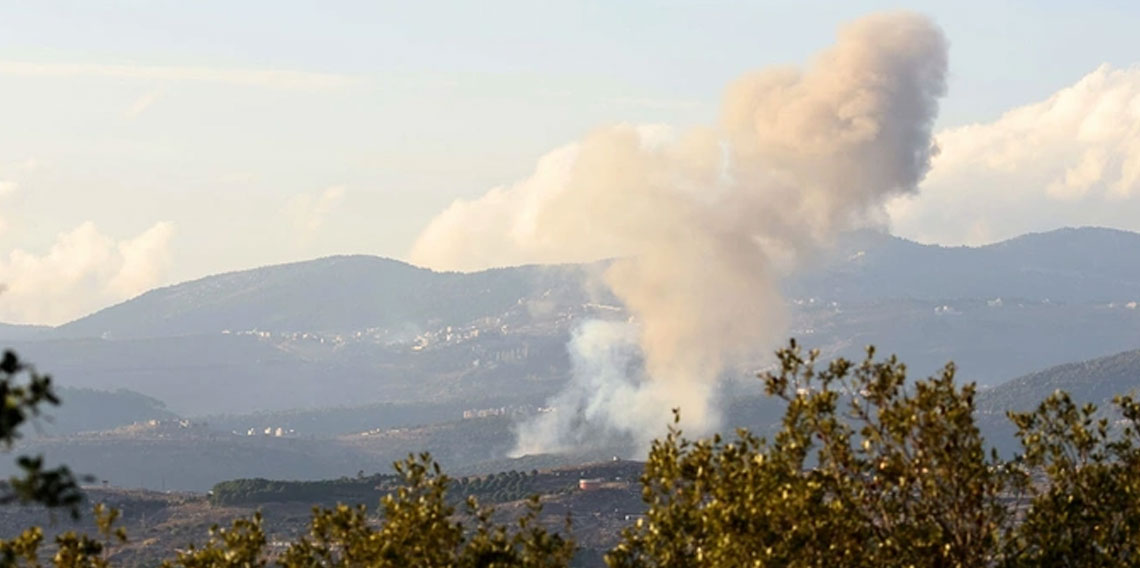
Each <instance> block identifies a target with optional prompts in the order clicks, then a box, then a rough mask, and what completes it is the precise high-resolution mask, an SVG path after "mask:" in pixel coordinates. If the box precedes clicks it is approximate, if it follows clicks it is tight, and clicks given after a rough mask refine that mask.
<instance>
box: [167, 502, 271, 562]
mask: <svg viewBox="0 0 1140 568" xmlns="http://www.w3.org/2000/svg"><path fill="white" fill-rule="evenodd" d="M267 562H268V561H267V559H266V556H265V532H264V531H262V529H261V514H260V513H257V514H255V515H254V516H253V517H252V518H250V519H237V520H235V521H234V522H233V526H232V527H230V528H228V529H225V528H221V527H218V526H217V525H215V526H213V527H211V528H210V539H209V540H208V541H207V542H206V545H205V546H202V547H201V548H198V547H194V546H191V547H190V550H187V551H184V552H179V553H178V555H177V557H176V558H175V559H174V560H168V561H166V562H163V563H162V566H163V568H175V567H178V568H253V567H257V566H266V565H267Z"/></svg>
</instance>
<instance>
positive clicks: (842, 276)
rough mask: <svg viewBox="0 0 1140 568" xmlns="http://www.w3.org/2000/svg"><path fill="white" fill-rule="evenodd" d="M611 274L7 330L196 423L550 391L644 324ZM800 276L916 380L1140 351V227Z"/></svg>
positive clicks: (300, 295)
mask: <svg viewBox="0 0 1140 568" xmlns="http://www.w3.org/2000/svg"><path fill="white" fill-rule="evenodd" d="M604 267H605V263H598V264H594V265H581V266H574V265H568V266H547V267H539V266H524V267H513V268H500V269H494V270H487V271H482V272H475V273H448V272H434V271H431V270H426V269H422V268H417V267H414V266H411V265H409V264H406V263H403V262H398V261H394V260H389V259H383V258H378V257H370V256H338V257H330V258H323V259H318V260H312V261H307V262H298V263H292V264H284V265H278V266H269V267H263V268H256V269H252V270H245V271H241V272H233V273H228V274H221V275H217V276H210V277H206V278H202V279H199V280H195V281H192V282H186V283H182V284H177V285H174V286H168V287H165V288H160V289H156V290H152V291H150V292H147V293H145V294H143V295H141V296H139V297H137V298H134V299H132V300H129V301H126V302H123V303H121V304H118V305H116V306H112V307H109V308H106V309H104V310H101V311H99V312H97V313H94V314H91V315H89V316H87V317H84V318H81V319H79V320H76V321H74V322H71V323H69V324H66V325H63V326H60V327H58V328H28V329H24V328H13V327H11V326H8V327H0V333H2V332H3V331H4V330H5V329H8V330H16V331H13V333H16V335H13V336H12V337H4V336H3V335H0V340H3V341H4V342H5V343H6V344H8V345H10V346H12V347H15V348H16V349H17V350H18V351H19V352H20V353H21V354H22V355H24V356H25V357H26V358H27V359H28V360H30V361H33V362H36V363H37V364H39V365H40V366H41V368H43V369H44V370H45V371H50V372H52V373H53V374H55V375H56V376H57V378H58V380H59V382H60V384H63V385H68V386H73V387H83V388H94V389H102V390H115V389H119V388H126V389H130V390H133V391H136V392H139V393H143V394H145V395H146V396H150V397H154V398H157V399H159V400H162V401H163V402H165V403H166V404H167V405H168V407H169V409H170V411H171V412H175V413H178V414H180V415H183V416H201V415H217V414H246V413H250V412H268V411H284V410H288V409H319V408H328V407H337V406H352V407H359V406H364V405H369V404H380V403H394V404H396V403H398V404H402V405H407V404H421V403H430V404H433V405H437V406H436V408H448V409H455V408H472V409H479V408H488V407H498V406H503V405H515V404H522V405H526V404H541V403H542V401H543V400H544V399H545V397H547V396H549V395H551V394H552V393H554V392H557V391H558V390H559V389H560V388H561V385H562V384H563V383H564V381H565V380H566V378H567V377H568V376H569V373H570V364H569V363H570V361H569V356H568V354H567V350H566V342H567V339H568V337H569V334H570V333H571V331H572V330H573V329H574V328H575V326H576V325H577V322H579V321H581V320H583V319H592V318H614V319H622V320H624V319H626V318H628V317H630V314H628V313H627V312H625V310H624V309H623V307H622V306H621V305H620V304H619V303H618V302H617V300H616V299H615V298H613V297H612V295H611V294H609V293H607V292H605V291H604V289H603V288H602V287H601V286H599V285H598V282H599V280H598V279H597V276H598V274H600V272H601V271H602V270H603V269H604ZM784 287H785V290H786V295H787V297H788V298H789V302H790V306H789V308H790V311H791V316H792V317H791V324H792V325H791V327H790V329H789V330H788V334H789V335H792V336H795V337H797V338H799V339H800V340H801V341H802V342H803V343H804V344H805V345H808V346H812V347H819V348H821V349H822V350H823V352H824V355H825V356H826V357H832V356H836V355H844V356H847V357H853V358H860V357H861V353H862V350H863V348H864V347H865V346H866V345H868V344H874V345H876V346H878V347H879V348H880V352H884V353H897V354H898V355H899V356H900V357H901V358H902V359H903V360H904V361H906V362H907V363H908V364H909V365H910V368H911V369H912V370H913V372H914V373H915V374H927V373H931V372H934V371H935V370H937V369H938V368H939V367H940V366H942V365H943V364H945V363H946V362H948V361H951V360H953V361H955V362H957V363H958V364H959V367H960V369H961V376H962V377H963V378H964V379H966V380H976V381H978V382H979V383H981V384H984V385H985V384H991V385H992V384H997V383H998V382H1000V381H1003V380H1006V379H1007V378H1008V377H1011V376H1019V375H1022V374H1025V373H1027V372H1030V371H1033V370H1035V369H1040V368H1042V367H1045V366H1049V365H1054V364H1060V363H1065V362H1069V361H1074V360H1083V359H1089V358H1093V357H1098V356H1103V355H1107V354H1111V353H1115V352H1119V351H1123V350H1127V349H1135V348H1140V307H1138V306H1137V303H1136V302H1138V301H1140V235H1138V234H1135V233H1127V232H1122V231H1113V230H1107V229H1064V230H1058V231H1053V232H1050V233H1041V234H1033V235H1026V236H1024V237H1019V238H1016V239H1012V240H1010V241H1006V242H1003V243H998V244H994V245H989V246H984V247H976V248H969V247H955V248H946V247H938V246H929V245H921V244H917V243H914V242H910V241H906V240H904V239H899V238H896V237H891V236H887V235H883V234H880V233H874V232H869V231H862V232H856V233H851V234H848V235H845V236H843V237H842V238H840V239H839V240H838V241H837V243H836V246H835V248H834V252H833V253H831V254H829V255H826V256H822V257H820V258H817V259H815V263H814V264H813V265H811V266H808V267H806V268H805V269H804V270H803V271H802V272H801V273H800V274H799V275H797V276H795V277H793V278H790V279H788V280H787V281H786V282H785V285H784ZM17 332H18V333H17ZM774 347H775V346H771V347H767V346H758V348H759V349H761V352H762V353H764V352H767V350H768V349H770V348H774ZM449 412H450V410H449Z"/></svg>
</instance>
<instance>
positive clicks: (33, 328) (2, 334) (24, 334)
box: [0, 323, 53, 341]
mask: <svg viewBox="0 0 1140 568" xmlns="http://www.w3.org/2000/svg"><path fill="white" fill-rule="evenodd" d="M52 330H53V328H51V327H50V326H46V325H18V324H10V323H0V341H20V340H24V339H35V338H37V337H43V336H45V335H48V334H49V333H51V332H52Z"/></svg>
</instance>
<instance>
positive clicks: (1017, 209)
mask: <svg viewBox="0 0 1140 568" xmlns="http://www.w3.org/2000/svg"><path fill="white" fill-rule="evenodd" d="M936 139H937V141H938V146H939V147H940V149H941V153H940V154H939V155H938V156H937V157H936V158H935V159H934V161H933V163H932V170H931V172H930V175H929V176H927V179H926V181H925V182H924V183H923V185H922V191H921V193H920V194H919V195H917V196H908V197H904V198H900V199H898V200H896V201H894V202H892V203H891V204H890V207H889V210H890V219H891V223H892V228H893V230H894V232H895V233H897V234H899V235H901V236H906V237H910V238H914V239H917V240H920V241H923V242H936V243H941V244H983V243H988V242H992V241H996V240H1002V239H1006V238H1010V237H1014V236H1017V235H1020V234H1023V233H1027V232H1033V231H1046V230H1051V229H1055V228H1058V227H1062V226H1079V225H1105V226H1111V227H1116V228H1121V229H1128V230H1134V231H1140V69H1136V68H1131V69H1114V68H1112V67H1111V66H1108V65H1104V66H1101V67H1100V68H1098V69H1096V70H1095V71H1093V72H1092V73H1089V74H1088V75H1086V76H1085V77H1083V78H1081V79H1080V80H1079V81H1077V82H1076V83H1075V84H1073V85H1071V86H1069V87H1066V88H1064V89H1062V90H1060V91H1058V92H1057V93H1055V94H1053V95H1052V96H1050V97H1049V98H1047V99H1046V100H1044V101H1040V102H1036V103H1033V104H1028V105H1025V106H1022V107H1019V108H1016V109H1013V110H1010V111H1009V112H1006V113H1005V114H1004V115H1002V116H1001V117H1000V118H998V119H997V120H995V121H993V122H989V123H980V124H971V125H967V126H962V127H959V128H952V129H949V130H946V131H943V132H939V133H938V134H937V135H936Z"/></svg>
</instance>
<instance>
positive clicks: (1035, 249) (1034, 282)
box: [785, 228, 1140, 303]
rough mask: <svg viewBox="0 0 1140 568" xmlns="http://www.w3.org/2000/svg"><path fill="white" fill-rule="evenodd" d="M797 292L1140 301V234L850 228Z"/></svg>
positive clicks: (793, 287)
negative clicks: (944, 233) (949, 237)
mask: <svg viewBox="0 0 1140 568" xmlns="http://www.w3.org/2000/svg"><path fill="white" fill-rule="evenodd" d="M785 288H786V290H787V293H788V294H789V295H790V296H792V297H805V296H820V297H826V298H828V299H833V300H838V301H848V302H851V301H872V300H884V299H891V298H910V299H929V300H943V299H958V298H974V299H996V298H1005V299H1007V300H1008V299H1027V300H1034V301H1042V300H1049V301H1053V302H1067V303H1082V302H1124V303H1127V302H1130V301H1140V234H1137V233H1130V232H1127V231H1118V230H1114V229H1101V228H1079V229H1058V230H1055V231H1050V232H1047V233H1033V234H1028V235H1024V236H1020V237H1017V238H1014V239H1010V240H1008V241H1003V242H1000V243H996V244H992V245H986V246H981V247H941V246H937V245H922V244H918V243H915V242H912V241H908V240H905V239H900V238H898V237H892V236H889V235H885V234H882V233H877V232H873V231H859V232H855V233H850V234H847V235H845V236H843V237H842V238H840V239H839V241H838V242H837V243H836V247H835V250H834V252H832V253H831V254H829V255H827V256H826V257H825V258H823V259H820V260H819V262H818V263H817V264H816V266H815V267H814V269H809V270H807V271H805V273H804V274H802V275H801V276H798V277H795V278H792V279H791V280H790V281H789V282H788V284H787V285H786V286H785Z"/></svg>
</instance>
